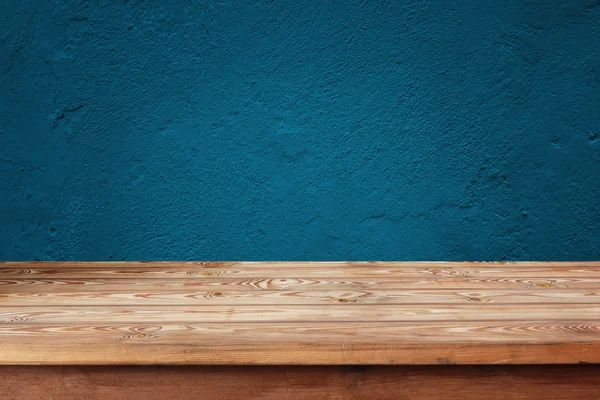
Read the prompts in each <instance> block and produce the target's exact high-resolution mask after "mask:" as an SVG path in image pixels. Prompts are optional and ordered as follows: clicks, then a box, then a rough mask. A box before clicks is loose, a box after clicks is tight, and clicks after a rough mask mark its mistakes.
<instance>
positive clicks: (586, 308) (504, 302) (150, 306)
mask: <svg viewBox="0 0 600 400" xmlns="http://www.w3.org/2000/svg"><path fill="white" fill-rule="evenodd" d="M599 283H600V264H599V263H519V264H495V263H355V262H351V263H30V264H28V263H4V264H1V265H0V364H2V363H4V364H27V363H35V364H54V363H57V364H64V363H76V364H77V363H80V364H90V363H91V364H95V363H98V364H107V363H116V364H138V363H140V364H156V363H182V364H186V363H187V364H197V363H206V364H220V363H240V364H306V363H311V364H327V363H341V364H350V363H356V364H370V363H383V364H388V363H389V364H398V363H408V364H420V363H440V362H452V363H468V364H477V363H523V362H532V363H545V362H547V363H557V362H560V363H578V362H580V361H584V362H600V351H598V350H599V349H600V318H599V316H600V285H599Z"/></svg>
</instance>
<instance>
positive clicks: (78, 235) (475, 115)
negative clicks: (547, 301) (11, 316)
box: [0, 0, 600, 260]
mask: <svg viewBox="0 0 600 400" xmlns="http://www.w3.org/2000/svg"><path fill="white" fill-rule="evenodd" d="M90 3H92V4H87V2H82V1H79V0H71V1H67V0H60V1H46V0H38V1H32V0H30V1H23V0H3V1H2V2H1V4H0V23H1V24H2V26H1V27H0V28H1V29H0V40H1V43H0V44H1V46H0V57H1V64H0V189H1V191H2V192H1V193H2V194H1V197H0V210H1V215H0V224H1V225H0V226H1V229H0V259H13V260H23V259H57V260H58V259H78V260H108V259H127V260H134V259H142V260H145V259H200V260H239V259H245V260H274V259H286V260H306V259H313V260H333V259H349V260H365V259H370V260H391V259H396V260H416V259H419V260H423V259H426V260H442V259H445V260H474V259H488V260H500V259H511V260H518V259H523V260H526V259H539V260H549V259H556V260H566V259H575V260H591V259H600V235H599V228H600V22H599V21H600V2H599V1H594V0H564V1H555V0H545V1H542V0H538V1H524V0H504V1H501V0H471V1H456V0H448V1H441V0H429V1H401V0H395V1H350V0H344V1H342V0H338V1H333V0H329V1H292V0H278V1H267V0H263V1H259V0H255V1H242V0H231V1H227V0H222V1H217V0H215V1H211V0H205V1H174V0H169V1H167V0H162V1H159V0H154V1H101V2H97V3H96V2H90Z"/></svg>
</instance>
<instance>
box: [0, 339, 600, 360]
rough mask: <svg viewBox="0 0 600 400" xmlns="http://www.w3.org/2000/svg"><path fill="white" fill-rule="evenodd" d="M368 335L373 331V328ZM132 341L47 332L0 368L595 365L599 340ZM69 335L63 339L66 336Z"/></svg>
mask: <svg viewBox="0 0 600 400" xmlns="http://www.w3.org/2000/svg"><path fill="white" fill-rule="evenodd" d="M372 333H373V332H372ZM143 335H145V334H144V333H131V335H130V336H131V337H134V336H137V337H138V339H131V340H127V341H128V342H129V343H123V342H117V341H114V340H113V341H98V342H96V341H91V342H87V343H86V342H80V341H79V340H80V339H81V338H77V339H76V338H74V337H73V336H69V338H63V340H60V341H57V342H55V341H54V340H53V338H52V337H51V336H49V335H43V336H41V337H40V340H32V338H31V337H24V338H21V339H20V342H19V343H16V341H17V339H14V340H13V341H11V342H10V343H3V345H2V349H1V350H2V351H1V352H0V364H2V365H440V364H441V365H446V364H459V365H460V364H467V365H480V364H485V365H488V364H510V365H518V364H585V363H600V342H585V341H581V342H567V343H537V342H535V341H533V342H532V341H529V342H523V343H498V342H468V343H455V342H451V343H440V342H430V341H420V340H419V341H418V342H413V343H411V342H402V343H385V344H377V343H366V342H362V343H335V342H332V343H329V342H323V343H317V342H316V341H313V342H310V341H308V342H294V343H289V342H287V343H273V342H271V341H270V339H271V337H268V338H265V339H264V340H262V341H261V340H260V339H258V338H257V339H256V340H254V341H250V342H244V343H241V344H240V343H237V344H235V343H232V344H230V343H221V342H220V341H218V340H217V339H214V337H213V339H214V340H215V341H213V342H210V343H209V342H204V343H202V342H199V341H194V342H185V341H183V342H180V343H173V342H170V343H167V344H165V343H153V342H152V341H150V340H149V341H146V344H141V343H140V341H141V340H140V339H139V337H142V338H143V337H147V336H143ZM69 339H70V340H69Z"/></svg>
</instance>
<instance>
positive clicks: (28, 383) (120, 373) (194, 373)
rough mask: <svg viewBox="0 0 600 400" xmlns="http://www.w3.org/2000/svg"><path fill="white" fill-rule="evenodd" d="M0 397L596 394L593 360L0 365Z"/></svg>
mask: <svg viewBox="0 0 600 400" xmlns="http://www.w3.org/2000/svg"><path fill="white" fill-rule="evenodd" d="M0 397H1V398H2V399H3V400H48V399H60V400H80V399H89V400H120V399H123V400H164V399H169V400H189V399H219V400H233V399H264V400H269V399H272V400H314V399H323V400H334V399H335V400H345V399H354V400H358V399H406V400H431V399H442V398H443V399H460V400H471V399H473V400H481V399H489V400H523V399H557V400H562V399H564V400H572V399H595V398H600V366H596V365H579V366H564V365H555V366H539V365H534V366H479V367H472V366H420V367H415V366H411V367H402V366H395V367H385V366H377V367H340V366H332V367H289V366H288V367H281V366H278V367H230V366H229V367H215V366H210V367H89V366H83V367H76V366H69V367H57V366H47V367H43V366H42V367H30V366H27V367H0Z"/></svg>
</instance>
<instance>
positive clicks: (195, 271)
mask: <svg viewBox="0 0 600 400" xmlns="http://www.w3.org/2000/svg"><path fill="white" fill-rule="evenodd" d="M565 276H567V277H569V278H586V277H595V278H598V277H600V267H598V266H570V267H562V266H550V267H548V266H537V267H533V266H528V267H519V266H513V267H512V268H510V269H507V268H503V267H502V266H496V265H493V264H487V265H482V266H473V267H414V266H411V265H410V264H407V265H406V266H398V267H394V266H388V265H386V264H381V265H373V266H368V267H356V266H348V267H321V268H317V267H315V266H296V265H292V266H289V267H286V268H281V269H274V268H273V267H272V266H268V265H264V264H256V265H254V266H252V267H251V268H250V267H243V268H242V267H238V266H232V267H226V268H208V267H204V268H193V267H191V266H190V267H185V266H183V267H182V266H173V267H171V266H165V267H159V266H157V265H153V266H135V267H133V266H127V265H122V266H119V267H118V268H113V267H112V266H110V265H104V264H99V265H96V266H87V267H79V266H77V267H75V266H73V267H69V268H64V267H62V266H54V267H51V266H40V267H30V268H7V267H3V268H2V269H0V277H2V278H37V279H47V278H73V279H75V278H77V279H79V278H82V279H86V278H87V279H89V278H102V277H104V278H110V277H113V278H131V279H144V278H160V279H173V278H179V279H181V278H187V279H193V278H195V277H197V278H213V279H222V278H271V279H273V278H276V279H281V278H292V279H310V278H333V279H339V278H343V279H354V278H382V277H397V278H399V277H402V278H425V277H429V278H431V279H434V278H437V277H441V278H448V277H464V278H481V279H488V278H512V279H514V278H521V277H523V278H531V277H542V278H564V277H565Z"/></svg>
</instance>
